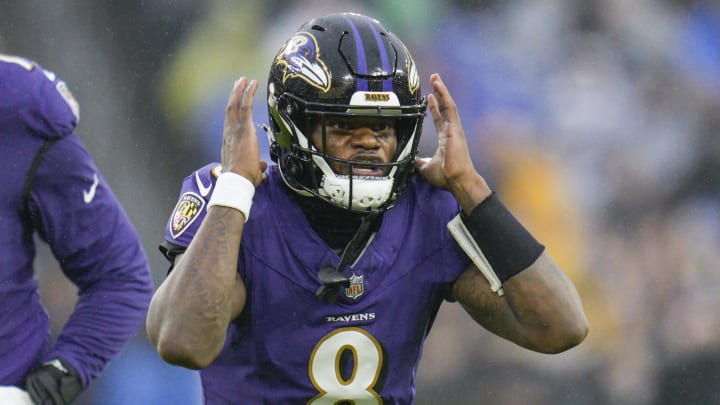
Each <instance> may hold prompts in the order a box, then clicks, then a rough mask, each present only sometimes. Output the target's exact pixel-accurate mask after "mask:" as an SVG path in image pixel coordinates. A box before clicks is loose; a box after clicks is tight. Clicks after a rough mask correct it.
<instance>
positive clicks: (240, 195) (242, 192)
mask: <svg viewBox="0 0 720 405" xmlns="http://www.w3.org/2000/svg"><path fill="white" fill-rule="evenodd" d="M254 195H255V186H254V185H253V184H252V182H251V181H250V180H248V179H246V178H245V177H243V176H241V175H239V174H237V173H231V172H225V173H223V174H221V175H220V176H219V177H218V179H217V182H216V183H215V190H213V193H212V196H211V197H210V201H209V202H208V208H210V207H212V206H213V205H220V206H223V207H230V208H234V209H236V210H238V211H240V212H242V213H243V215H245V222H247V220H248V218H250V207H251V206H252V199H253V196H254Z"/></svg>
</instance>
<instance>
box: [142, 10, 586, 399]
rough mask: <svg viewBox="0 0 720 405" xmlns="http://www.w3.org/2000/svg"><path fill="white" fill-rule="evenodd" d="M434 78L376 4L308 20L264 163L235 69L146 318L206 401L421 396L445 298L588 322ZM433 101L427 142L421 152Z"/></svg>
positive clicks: (503, 327) (530, 326) (539, 345)
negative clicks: (498, 191)
mask: <svg viewBox="0 0 720 405" xmlns="http://www.w3.org/2000/svg"><path fill="white" fill-rule="evenodd" d="M430 86H431V87H432V94H430V95H429V96H427V98H423V97H422V96H421V92H420V82H419V78H418V74H417V69H416V66H415V65H414V62H413V59H412V58H411V56H410V54H409V52H408V50H407V49H406V47H405V45H403V43H402V42H400V40H399V39H398V38H396V37H395V36H394V35H393V34H392V33H390V32H388V31H387V30H386V29H385V28H383V27H382V26H381V25H380V23H379V22H378V21H376V20H374V19H371V18H368V17H366V16H363V15H358V14H334V15H328V16H323V17H320V18H317V19H314V20H311V21H309V22H307V23H306V24H304V25H303V26H302V27H301V28H300V29H299V30H298V32H296V33H295V34H294V35H293V36H292V37H291V38H290V39H289V40H288V41H287V42H285V44H284V45H283V46H282V47H281V49H280V51H279V53H278V54H277V56H276V57H275V59H274V60H273V62H272V66H271V69H270V75H269V80H268V86H267V105H268V111H269V116H270V117H269V118H270V126H269V128H267V130H268V134H269V138H270V141H271V145H272V146H271V154H272V157H273V160H274V161H275V162H276V163H277V164H276V165H273V166H271V167H270V169H269V170H267V164H266V163H265V162H262V161H260V160H259V155H258V141H257V134H256V126H255V124H254V123H253V122H252V109H253V102H254V96H255V92H256V90H257V82H256V81H248V80H247V79H246V78H241V79H240V80H239V81H237V82H236V83H235V87H234V88H233V90H232V93H231V95H230V99H229V102H228V106H227V109H226V117H225V130H224V135H223V137H224V142H223V147H222V151H221V164H209V165H207V166H204V167H202V168H200V169H199V170H197V171H195V172H193V173H192V174H191V175H190V176H188V177H186V178H185V181H184V183H183V185H182V190H181V194H180V198H179V201H178V203H177V205H176V207H175V210H174V211H173V213H172V215H171V217H170V220H169V222H168V226H167V230H166V241H165V242H164V243H163V244H162V245H161V250H162V251H163V252H164V253H165V254H166V256H167V257H168V258H169V259H170V260H171V261H172V263H173V267H172V268H171V272H170V274H169V275H168V277H167V279H166V280H165V281H164V282H163V284H162V285H161V286H160V288H159V289H158V291H157V292H156V295H155V297H154V298H153V301H152V303H151V305H150V311H149V314H148V321H147V328H148V332H149V336H150V338H151V339H152V340H153V342H154V344H155V345H156V347H157V349H158V351H159V352H160V354H161V355H162V357H163V358H164V359H165V360H167V361H168V362H170V363H172V364H177V365H182V366H185V367H189V368H194V369H202V370H201V372H200V374H201V378H202V383H203V387H204V394H205V399H206V403H208V404H240V403H242V404H255V403H273V404H276V403H293V404H295V403H309V404H336V403H341V402H347V403H354V404H374V403H386V404H387V403H410V402H412V400H413V397H414V393H415V386H414V384H415V375H416V372H417V366H418V363H419V361H420V356H421V350H422V345H423V342H424V340H425V338H426V336H427V334H428V332H429V330H430V327H431V326H432V324H433V320H434V318H435V316H436V314H437V311H438V308H439V307H440V305H441V304H442V302H443V301H445V300H447V301H458V302H459V303H460V304H461V305H462V306H463V307H464V308H465V309H466V310H467V312H468V313H469V314H470V315H471V316H472V317H473V318H474V319H475V320H476V321H477V322H478V323H479V324H480V325H482V326H484V327H485V328H487V329H488V330H490V331H492V332H494V333H496V334H497V335H499V336H501V337H503V338H506V339H509V340H511V341H513V342H515V343H517V344H518V345H520V346H522V347H525V348H528V349H530V350H535V351H538V352H544V353H557V352H561V351H564V350H567V349H569V348H571V347H573V346H575V345H577V344H579V343H580V342H581V341H582V340H583V339H584V337H585V335H586V333H587V328H588V327H587V321H586V319H585V316H584V313H583V309H582V305H581V302H580V299H579V297H578V294H577V292H576V290H575V288H574V286H573V285H572V283H571V282H570V281H569V279H568V278H567V277H566V276H565V275H564V274H563V272H562V271H561V270H560V269H559V268H558V267H557V266H556V265H555V263H554V262H553V261H552V259H551V258H550V257H549V256H548V255H547V254H546V253H545V251H544V247H543V246H542V245H541V244H540V243H538V242H537V241H536V240H535V239H534V238H533V237H532V236H531V235H530V234H529V233H528V232H527V231H526V230H525V228H523V227H522V225H520V224H519V223H518V221H517V220H516V219H515V218H514V217H513V216H512V215H511V214H510V213H509V212H508V211H507V210H506V209H505V208H504V206H503V205H502V204H501V203H500V201H499V199H498V197H497V196H496V195H495V194H493V193H492V192H491V190H490V188H488V185H487V184H486V183H485V181H484V180H483V178H482V177H481V176H480V175H479V174H478V173H477V172H476V171H475V168H474V167H473V164H472V162H471V160H470V155H469V152H468V147H467V144H466V141H465V135H464V133H463V129H462V127H461V125H460V120H459V117H458V114H457V109H456V106H455V104H454V101H453V99H452V97H451V96H450V93H449V92H448V90H447V88H446V87H445V85H444V83H443V82H442V80H441V78H440V76H439V75H437V74H433V75H432V76H431V77H430ZM426 108H427V109H429V110H430V114H431V116H432V119H433V121H434V123H435V128H436V130H437V135H438V148H437V151H436V153H435V155H434V156H433V157H432V158H431V159H422V158H416V153H417V147H418V141H419V138H420V129H421V127H422V120H423V116H424V114H425V110H426ZM266 170H267V172H266ZM263 180H265V181H263ZM251 207H252V212H251ZM447 344H452V342H447Z"/></svg>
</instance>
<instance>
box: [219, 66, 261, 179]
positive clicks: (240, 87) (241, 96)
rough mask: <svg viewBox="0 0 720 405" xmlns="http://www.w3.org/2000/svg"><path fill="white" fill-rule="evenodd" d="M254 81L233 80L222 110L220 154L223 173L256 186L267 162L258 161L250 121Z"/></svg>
mask: <svg viewBox="0 0 720 405" xmlns="http://www.w3.org/2000/svg"><path fill="white" fill-rule="evenodd" d="M257 87H258V83H257V81H256V80H250V81H248V79H247V78H246V77H241V78H240V79H238V80H237V81H235V85H234V86H233V89H232V92H231V93H230V99H229V100H228V104H227V107H226V108H225V126H224V128H223V144H222V149H221V152H220V156H221V163H222V170H223V172H233V173H237V174H239V175H241V176H243V177H245V178H247V179H248V180H250V181H251V182H252V183H253V184H254V185H255V186H256V187H257V186H258V185H259V184H260V183H261V182H262V180H263V178H264V172H265V169H267V162H265V161H262V160H260V151H259V150H260V147H259V146H258V138H257V130H256V128H255V123H254V122H253V98H254V97H255V91H256V90H257Z"/></svg>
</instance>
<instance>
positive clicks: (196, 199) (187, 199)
mask: <svg viewBox="0 0 720 405" xmlns="http://www.w3.org/2000/svg"><path fill="white" fill-rule="evenodd" d="M203 207H205V200H203V199H202V197H200V196H199V195H197V194H195V193H193V192H187V193H185V194H183V195H182V197H180V201H178V203H177V205H176V206H175V210H174V211H173V214H172V221H171V222H170V234H171V235H172V237H173V238H175V239H177V238H178V237H179V236H180V235H182V233H183V232H185V231H186V230H187V229H188V228H189V227H190V225H192V223H193V222H195V220H196V219H197V217H198V216H199V214H200V212H201V211H202V209H203Z"/></svg>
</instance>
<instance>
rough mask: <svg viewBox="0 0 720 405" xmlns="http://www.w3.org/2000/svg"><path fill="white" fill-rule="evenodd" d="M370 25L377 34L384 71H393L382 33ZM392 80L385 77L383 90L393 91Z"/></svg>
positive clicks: (375, 34)
mask: <svg viewBox="0 0 720 405" xmlns="http://www.w3.org/2000/svg"><path fill="white" fill-rule="evenodd" d="M368 25H369V26H370V30H371V31H372V33H373V35H374V36H375V41H377V46H378V50H379V51H380V62H381V63H382V69H383V72H392V70H391V68H390V61H389V60H388V50H387V48H386V47H385V44H384V43H383V41H382V38H380V33H379V32H378V30H377V29H376V28H375V26H374V25H372V24H370V23H368ZM392 90H393V87H392V80H391V79H385V80H383V91H392Z"/></svg>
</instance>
